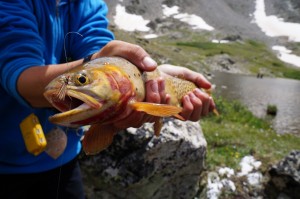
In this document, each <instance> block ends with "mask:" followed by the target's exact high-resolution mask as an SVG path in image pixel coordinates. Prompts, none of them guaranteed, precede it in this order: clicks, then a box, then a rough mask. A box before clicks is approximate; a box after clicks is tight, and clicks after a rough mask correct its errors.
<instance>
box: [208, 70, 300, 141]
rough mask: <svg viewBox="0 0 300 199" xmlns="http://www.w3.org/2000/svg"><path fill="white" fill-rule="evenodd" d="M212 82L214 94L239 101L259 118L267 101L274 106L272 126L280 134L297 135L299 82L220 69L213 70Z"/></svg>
mask: <svg viewBox="0 0 300 199" xmlns="http://www.w3.org/2000/svg"><path fill="white" fill-rule="evenodd" d="M211 81H212V82H213V83H214V84H215V85H216V90H215V93H216V95H217V96H222V97H224V98H225V99H228V100H239V101H241V102H242V103H243V104H245V105H246V106H247V107H248V108H249V110H250V111H251V112H252V113H253V114H254V115H256V116H258V117H261V118H264V117H266V109H267V106H268V104H272V105H276V106H277V115H276V116H275V117H274V118H273V119H272V126H273V128H274V129H275V130H276V131H277V133H279V134H284V133H292V134H296V135H300V81H297V80H290V79H283V78H269V77H264V78H262V79H261V78H256V77H254V76H246V75H240V74H230V73H223V72H215V73H214V77H213V79H212V80H211Z"/></svg>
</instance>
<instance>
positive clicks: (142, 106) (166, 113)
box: [131, 102, 182, 117]
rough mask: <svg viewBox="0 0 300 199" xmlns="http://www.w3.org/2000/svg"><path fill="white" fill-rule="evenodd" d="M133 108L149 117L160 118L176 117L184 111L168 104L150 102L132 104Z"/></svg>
mask: <svg viewBox="0 0 300 199" xmlns="http://www.w3.org/2000/svg"><path fill="white" fill-rule="evenodd" d="M131 107H132V108H133V109H134V110H137V111H143V112H145V113H147V114H149V115H153V116H158V117H170V116H176V115H178V113H180V112H181V111H182V108H181V107H177V106H172V105H168V104H155V103H149V102H132V103H131Z"/></svg>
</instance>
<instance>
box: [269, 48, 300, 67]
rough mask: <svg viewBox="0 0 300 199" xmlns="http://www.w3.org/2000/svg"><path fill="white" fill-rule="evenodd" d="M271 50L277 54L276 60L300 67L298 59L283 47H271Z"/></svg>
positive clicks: (299, 58)
mask: <svg viewBox="0 0 300 199" xmlns="http://www.w3.org/2000/svg"><path fill="white" fill-rule="evenodd" d="M272 49H273V50H275V51H277V52H278V58H279V59H280V60H281V61H283V62H286V63H289V64H292V65H294V66H297V67H300V57H299V56H297V55H294V54H291V53H292V51H291V50H289V49H287V48H286V47H284V46H273V47H272Z"/></svg>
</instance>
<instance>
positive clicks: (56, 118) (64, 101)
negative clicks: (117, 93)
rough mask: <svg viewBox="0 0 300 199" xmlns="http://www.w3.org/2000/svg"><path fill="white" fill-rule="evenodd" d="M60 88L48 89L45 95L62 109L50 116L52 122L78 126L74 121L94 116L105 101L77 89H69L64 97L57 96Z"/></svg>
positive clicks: (55, 105)
mask: <svg viewBox="0 0 300 199" xmlns="http://www.w3.org/2000/svg"><path fill="white" fill-rule="evenodd" d="M57 93H58V90H57V89H55V88H53V89H48V90H47V91H46V92H45V93H44V96H45V98H46V99H47V100H48V101H49V102H50V103H51V105H52V106H53V107H55V108H56V109H58V110H59V111H61V113H57V114H55V115H53V116H51V117H50V118H49V120H50V122H52V123H54V124H58V125H62V126H68V127H76V126H77V125H74V124H73V123H74V122H77V121H80V120H84V119H87V118H89V117H93V116H94V115H97V114H99V112H100V111H101V110H102V106H103V102H100V101H101V100H99V101H98V100H97V99H96V98H94V97H91V96H89V95H87V94H85V93H82V92H79V91H76V90H71V89H69V90H67V91H66V96H65V97H64V98H59V97H58V96H57Z"/></svg>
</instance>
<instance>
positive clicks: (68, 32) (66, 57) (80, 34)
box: [64, 32, 83, 64]
mask: <svg viewBox="0 0 300 199" xmlns="http://www.w3.org/2000/svg"><path fill="white" fill-rule="evenodd" d="M69 34H77V35H79V36H81V37H83V35H82V34H80V33H79V32H68V33H67V34H66V35H65V38H64V51H65V59H66V63H67V64H68V57H67V50H66V38H67V36H68V35H69Z"/></svg>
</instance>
